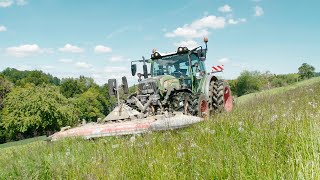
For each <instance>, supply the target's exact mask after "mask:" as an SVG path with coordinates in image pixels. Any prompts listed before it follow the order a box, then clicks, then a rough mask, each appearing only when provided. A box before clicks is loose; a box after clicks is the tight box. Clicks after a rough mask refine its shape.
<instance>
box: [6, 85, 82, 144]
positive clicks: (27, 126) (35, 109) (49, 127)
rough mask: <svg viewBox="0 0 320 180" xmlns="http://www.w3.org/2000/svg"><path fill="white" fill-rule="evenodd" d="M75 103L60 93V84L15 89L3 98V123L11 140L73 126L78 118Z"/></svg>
mask: <svg viewBox="0 0 320 180" xmlns="http://www.w3.org/2000/svg"><path fill="white" fill-rule="evenodd" d="M77 114H78V111H77V109H76V108H75V107H74V105H73V104H72V103H71V102H70V101H69V100H68V99H66V98H65V97H64V96H62V95H61V94H60V93H59V89H58V87H54V86H48V85H47V86H42V87H40V86H34V85H32V84H29V85H27V86H26V87H23V88H22V87H17V88H14V89H13V90H12V91H11V92H10V93H9V94H8V95H7V97H6V99H5V101H4V109H3V113H2V125H3V127H4V128H5V130H6V132H7V135H8V138H9V139H17V138H19V137H18V136H22V137H32V136H35V135H43V134H45V133H50V132H52V131H57V130H59V129H60V127H62V126H66V125H74V124H75V123H76V122H77V120H78V115H77Z"/></svg>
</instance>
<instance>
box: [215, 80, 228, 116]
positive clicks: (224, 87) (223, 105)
mask: <svg viewBox="0 0 320 180" xmlns="http://www.w3.org/2000/svg"><path fill="white" fill-rule="evenodd" d="M209 93H210V95H209V96H210V98H209V99H210V106H211V107H210V110H211V111H213V112H222V111H226V112H230V111H232V108H233V101H232V93H231V89H230V86H229V85H228V83H227V82H225V81H223V80H217V81H212V82H211V83H210V91H209Z"/></svg>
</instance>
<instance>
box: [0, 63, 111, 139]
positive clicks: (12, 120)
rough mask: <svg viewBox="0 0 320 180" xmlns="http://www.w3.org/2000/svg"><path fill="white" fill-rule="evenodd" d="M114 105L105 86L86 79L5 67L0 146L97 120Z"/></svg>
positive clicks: (0, 83)
mask: <svg viewBox="0 0 320 180" xmlns="http://www.w3.org/2000/svg"><path fill="white" fill-rule="evenodd" d="M115 102H116V101H115V98H114V97H110V96H109V94H108V85H107V84H104V85H102V86H99V85H97V84H96V83H95V82H94V80H93V79H92V78H89V77H84V76H80V77H79V78H65V79H59V78H57V77H53V76H52V75H50V74H46V73H44V72H42V71H38V70H34V71H19V70H17V69H13V68H7V69H5V70H4V71H2V72H1V73H0V143H4V142H7V141H12V140H20V139H24V138H29V137H34V136H39V135H50V134H52V133H53V132H55V131H58V130H60V128H61V127H63V126H73V125H76V124H78V123H80V122H82V121H83V120H85V121H87V122H92V121H97V119H98V118H103V117H105V116H106V115H107V114H108V113H109V112H110V111H111V110H112V108H113V107H114V106H115Z"/></svg>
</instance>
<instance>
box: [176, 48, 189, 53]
mask: <svg viewBox="0 0 320 180" xmlns="http://www.w3.org/2000/svg"><path fill="white" fill-rule="evenodd" d="M185 52H188V48H187V47H178V50H177V53H185Z"/></svg>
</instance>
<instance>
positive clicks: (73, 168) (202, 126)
mask: <svg viewBox="0 0 320 180" xmlns="http://www.w3.org/2000/svg"><path fill="white" fill-rule="evenodd" d="M319 130H320V83H315V84H313V85H309V86H304V87H301V88H297V89H291V90H288V91H285V92H281V93H278V94H273V93H272V94H268V93H264V94H263V95H261V96H257V97H256V98H251V99H247V100H246V102H245V103H241V104H239V105H237V106H236V107H235V109H234V111H233V112H232V113H229V114H227V113H222V114H218V115H216V116H215V117H212V119H211V120H210V121H206V122H203V123H199V124H196V125H194V126H192V127H189V128H186V129H182V130H178V131H165V132H150V133H147V134H143V135H140V136H122V137H109V138H100V139H96V140H92V141H86V140H82V139H65V140H62V141H58V142H54V143H47V142H36V143H32V144H28V145H25V146H19V147H9V148H4V149H0V177H1V178H3V179H142V178H145V179H320V173H319V172H320V157H319V156H320V131H319Z"/></svg>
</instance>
